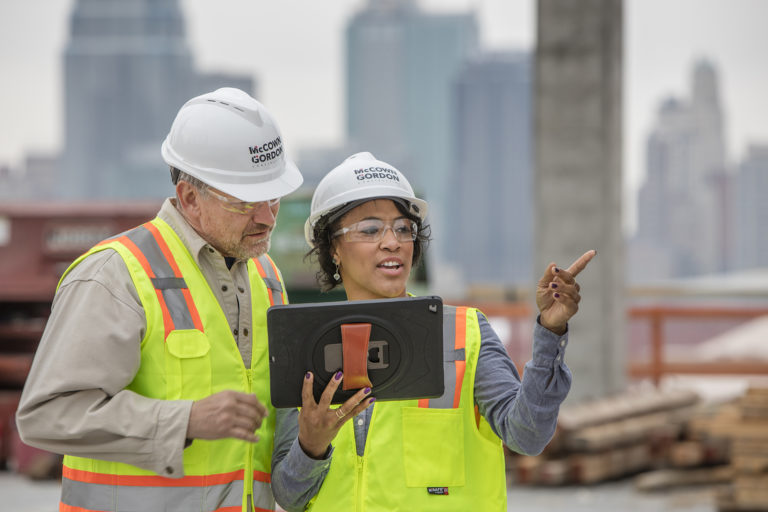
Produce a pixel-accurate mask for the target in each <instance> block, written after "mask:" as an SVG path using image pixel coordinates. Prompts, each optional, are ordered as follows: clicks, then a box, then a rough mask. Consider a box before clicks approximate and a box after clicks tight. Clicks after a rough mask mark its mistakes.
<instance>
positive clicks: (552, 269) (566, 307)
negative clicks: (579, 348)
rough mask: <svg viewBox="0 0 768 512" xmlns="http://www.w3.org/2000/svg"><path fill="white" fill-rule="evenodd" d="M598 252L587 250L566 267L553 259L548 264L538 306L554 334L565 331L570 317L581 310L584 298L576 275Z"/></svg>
mask: <svg viewBox="0 0 768 512" xmlns="http://www.w3.org/2000/svg"><path fill="white" fill-rule="evenodd" d="M596 254H597V251H595V250H592V251H587V252H585V253H584V254H582V255H581V257H580V258H579V259H577V260H576V261H574V262H573V264H572V265H571V266H570V267H568V269H567V270H564V269H562V268H559V267H558V266H556V265H555V264H554V263H550V264H549V266H547V270H546V271H545V272H544V276H542V278H541V279H540V280H539V285H538V287H537V288H536V306H538V308H539V313H540V317H539V321H540V323H541V325H542V326H544V327H546V328H547V329H549V330H550V331H552V332H554V333H555V334H563V333H565V330H566V326H567V324H568V320H569V319H570V318H571V317H572V316H573V315H575V314H576V312H577V311H578V310H579V301H581V295H579V290H580V289H581V287H580V286H579V283H577V282H576V280H575V279H574V278H575V277H576V276H577V275H578V274H579V272H581V271H582V270H584V268H585V267H586V266H587V263H589V262H590V261H591V260H592V258H594V257H595V255H596Z"/></svg>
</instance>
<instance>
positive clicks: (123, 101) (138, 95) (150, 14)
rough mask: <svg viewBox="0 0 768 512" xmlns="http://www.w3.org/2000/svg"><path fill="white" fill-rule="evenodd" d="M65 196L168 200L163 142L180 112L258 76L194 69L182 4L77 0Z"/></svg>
mask: <svg viewBox="0 0 768 512" xmlns="http://www.w3.org/2000/svg"><path fill="white" fill-rule="evenodd" d="M64 75H65V77H64V84H65V86H64V118H65V129H64V138H65V140H64V147H63V151H62V156H61V169H60V180H59V181H60V193H61V195H63V196H64V197H68V198H88V197H113V198H150V197H164V196H165V195H167V193H168V190H169V178H168V172H167V170H165V169H164V167H165V164H164V163H163V162H162V159H161V158H160V149H159V148H160V144H161V143H162V141H163V139H164V138H165V136H166V134H167V133H168V129H169V127H170V125H171V123H172V121H173V118H174V116H175V114H176V112H177V111H178V109H179V107H181V105H182V104H183V103H184V102H185V101H186V100H187V99H189V98H190V97H192V96H194V95H197V94H201V93H203V92H206V91H207V90H211V89H215V88H218V87H222V86H234V87H239V88H242V89H244V90H246V91H247V92H250V93H252V92H253V91H252V90H253V80H252V79H251V78H250V77H238V76H227V75H202V74H200V73H198V72H196V71H195V69H194V66H193V57H192V54H191V52H190V49H189V46H188V45H187V40H186V33H185V24H184V19H183V16H182V13H181V9H180V7H179V2H178V0H78V1H77V2H76V4H75V7H74V9H73V11H72V15H71V22H70V39H69V42H68V45H67V48H66V51H65V55H64Z"/></svg>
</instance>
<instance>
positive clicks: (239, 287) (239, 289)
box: [237, 286, 245, 293]
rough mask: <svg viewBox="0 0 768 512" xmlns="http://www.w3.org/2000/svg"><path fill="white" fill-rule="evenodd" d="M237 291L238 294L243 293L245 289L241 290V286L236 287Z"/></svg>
mask: <svg viewBox="0 0 768 512" xmlns="http://www.w3.org/2000/svg"><path fill="white" fill-rule="evenodd" d="M237 289H238V291H239V292H240V293H245V288H243V287H242V286H238V287H237Z"/></svg>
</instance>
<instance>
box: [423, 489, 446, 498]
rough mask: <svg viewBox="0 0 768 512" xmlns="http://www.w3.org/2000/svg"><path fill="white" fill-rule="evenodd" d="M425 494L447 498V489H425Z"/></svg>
mask: <svg viewBox="0 0 768 512" xmlns="http://www.w3.org/2000/svg"><path fill="white" fill-rule="evenodd" d="M427 492H428V493H429V494H437V495H440V496H448V488H447V487H427Z"/></svg>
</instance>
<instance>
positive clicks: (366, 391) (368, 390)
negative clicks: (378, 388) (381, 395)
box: [363, 388, 371, 395]
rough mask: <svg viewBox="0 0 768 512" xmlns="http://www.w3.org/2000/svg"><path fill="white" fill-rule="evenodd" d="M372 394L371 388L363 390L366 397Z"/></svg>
mask: <svg viewBox="0 0 768 512" xmlns="http://www.w3.org/2000/svg"><path fill="white" fill-rule="evenodd" d="M370 392H371V388H365V389H364V390H363V393H365V394H366V395H367V394H368V393H370Z"/></svg>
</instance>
